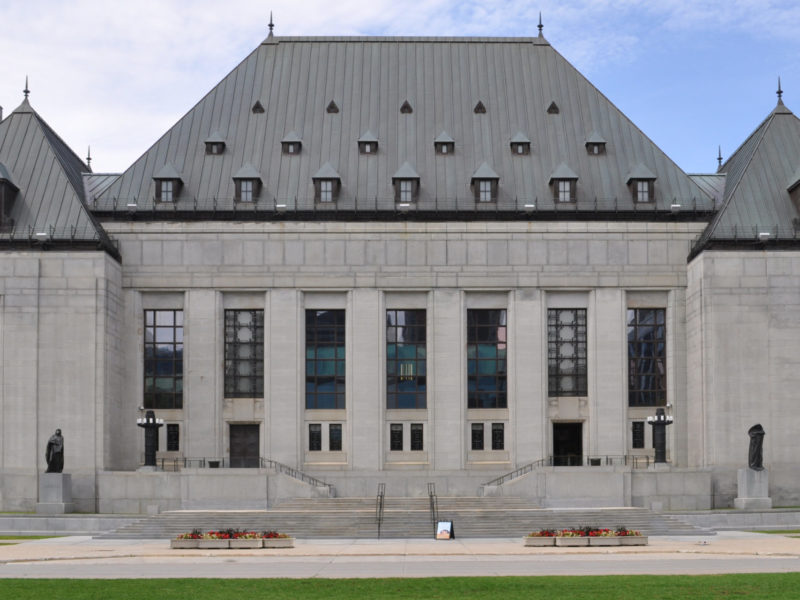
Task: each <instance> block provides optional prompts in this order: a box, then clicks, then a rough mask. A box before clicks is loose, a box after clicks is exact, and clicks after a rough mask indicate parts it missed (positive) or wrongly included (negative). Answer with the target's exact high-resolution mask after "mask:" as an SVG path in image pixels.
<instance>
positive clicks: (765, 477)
mask: <svg viewBox="0 0 800 600" xmlns="http://www.w3.org/2000/svg"><path fill="white" fill-rule="evenodd" d="M737 479H738V482H739V495H738V497H736V498H734V500H733V506H734V507H735V508H738V509H740V510H768V509H770V508H772V498H770V497H769V471H767V470H766V469H764V470H763V471H754V470H753V469H750V468H747V469H739V471H738V472H737Z"/></svg>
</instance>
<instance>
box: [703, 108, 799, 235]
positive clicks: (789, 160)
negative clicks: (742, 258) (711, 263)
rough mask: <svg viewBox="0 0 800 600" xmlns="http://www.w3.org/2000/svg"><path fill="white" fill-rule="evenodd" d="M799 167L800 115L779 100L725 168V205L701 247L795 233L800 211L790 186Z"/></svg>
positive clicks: (708, 229)
mask: <svg viewBox="0 0 800 600" xmlns="http://www.w3.org/2000/svg"><path fill="white" fill-rule="evenodd" d="M798 169H800V119H798V118H797V117H796V116H795V115H794V114H793V113H792V112H791V111H790V110H789V109H788V108H786V106H784V104H783V102H779V103H778V105H777V106H776V107H775V109H774V110H773V111H772V112H770V114H769V115H768V116H767V118H766V119H764V121H762V122H761V124H760V125H759V126H758V127H757V128H756V130H755V131H754V132H753V133H752V134H750V136H749V137H748V138H747V139H746V140H745V141H744V143H742V145H741V146H739V148H738V149H737V150H736V152H734V153H733V154H732V155H731V157H730V158H729V159H728V160H727V161H726V162H725V164H723V165H722V166H721V167H720V169H719V171H720V172H721V173H725V175H726V177H725V191H724V194H723V198H722V208H721V209H720V210H719V212H718V213H717V215H716V216H715V217H714V219H713V220H712V221H711V223H710V224H709V226H708V228H707V229H706V231H705V232H704V233H703V236H702V237H701V240H700V244H699V245H698V246H696V248H697V247H701V246H702V244H704V243H706V242H709V241H714V240H731V239H742V240H743V241H744V240H748V242H749V240H750V239H752V238H755V237H756V236H757V235H758V233H759V232H762V231H772V232H780V231H781V230H782V231H783V232H784V234H786V233H787V232H788V233H789V235H790V236H791V235H792V233H793V225H792V221H793V219H795V218H797V217H798V210H797V207H795V205H794V203H793V202H792V200H791V198H790V196H789V191H788V189H787V188H788V187H789V186H790V185H791V180H792V178H793V177H795V175H796V174H797V173H798ZM779 235H780V233H779Z"/></svg>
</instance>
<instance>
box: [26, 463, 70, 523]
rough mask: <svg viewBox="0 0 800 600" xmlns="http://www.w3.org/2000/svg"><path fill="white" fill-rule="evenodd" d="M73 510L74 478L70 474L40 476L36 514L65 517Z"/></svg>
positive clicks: (44, 474) (43, 474) (45, 474)
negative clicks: (64, 515)
mask: <svg viewBox="0 0 800 600" xmlns="http://www.w3.org/2000/svg"><path fill="white" fill-rule="evenodd" d="M73 510H75V505H74V504H73V503H72V477H71V476H70V475H69V473H42V474H40V475H39V502H37V504H36V512H37V513H38V514H40V515H63V514H64V513H71V512H72V511H73Z"/></svg>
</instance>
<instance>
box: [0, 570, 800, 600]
mask: <svg viewBox="0 0 800 600" xmlns="http://www.w3.org/2000/svg"><path fill="white" fill-rule="evenodd" d="M798 587H800V573H789V574H750V575H701V576H661V575H653V576H651V575H639V576H606V577H449V578H444V577H442V578H428V579H136V580H131V579H117V580H95V579H91V580H90V579H77V580H76V579H5V580H2V582H0V598H14V599H15V600H27V599H34V598H35V599H39V598H58V599H59V600H72V599H81V600H88V599H97V600H101V599H102V600H107V599H109V598H112V599H113V598H134V599H138V598H154V599H158V600H177V599H184V598H185V599H187V600H197V599H198V598H214V600H225V599H227V598H231V599H236V600H241V599H244V598H247V599H248V600H249V599H259V598H270V599H272V600H274V599H276V598H281V599H283V598H291V599H292V600H294V599H299V600H302V599H304V598H313V599H314V600H320V599H325V600H327V599H331V600H336V599H339V598H343V599H344V598H348V599H349V598H369V599H372V598H414V599H417V598H426V599H427V598H458V599H459V600H469V599H473V598H485V599H487V600H501V599H502V600H514V599H516V598H519V599H525V600H535V599H538V598H542V599H544V598H547V599H549V600H553V599H555V598H570V599H571V600H582V599H586V600H588V599H590V598H591V599H593V600H595V599H600V600H602V599H605V598H608V599H610V600H611V599H613V600H648V599H649V598H658V599H659V600H670V599H675V600H678V599H680V600H684V599H685V598H691V599H692V600H698V599H703V598H720V599H722V598H725V599H728V598H737V599H738V598H758V599H759V600H769V599H772V598H780V599H784V598H796V597H797V590H798Z"/></svg>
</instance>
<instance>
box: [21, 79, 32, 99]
mask: <svg viewBox="0 0 800 600" xmlns="http://www.w3.org/2000/svg"><path fill="white" fill-rule="evenodd" d="M22 93H23V94H25V99H26V100H27V99H28V94H30V93H31V91H30V90H29V89H28V76H27V75H25V89H24V90H22Z"/></svg>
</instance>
